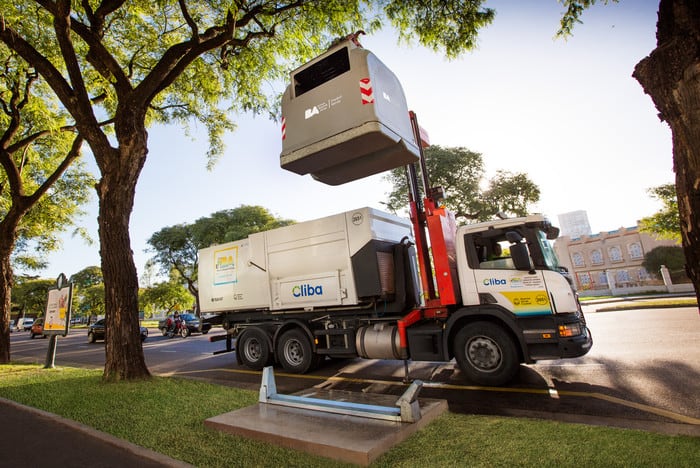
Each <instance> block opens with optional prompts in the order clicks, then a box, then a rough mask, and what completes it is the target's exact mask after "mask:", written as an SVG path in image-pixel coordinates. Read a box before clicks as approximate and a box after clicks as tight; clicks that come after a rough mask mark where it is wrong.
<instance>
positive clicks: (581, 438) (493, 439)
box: [0, 365, 700, 467]
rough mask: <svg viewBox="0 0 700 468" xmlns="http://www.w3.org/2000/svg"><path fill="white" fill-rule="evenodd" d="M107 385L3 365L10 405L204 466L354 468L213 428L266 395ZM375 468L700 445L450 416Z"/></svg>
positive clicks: (167, 381) (694, 454) (608, 461)
mask: <svg viewBox="0 0 700 468" xmlns="http://www.w3.org/2000/svg"><path fill="white" fill-rule="evenodd" d="M101 376H102V371H101V370H86V369H76V368H68V367H66V368H56V369H43V368H42V367H40V366H37V365H0V397H3V398H7V399H9V400H13V401H17V402H19V403H23V404H25V405H29V406H33V407H36V408H40V409H42V410H45V411H49V412H52V413H55V414H59V415H61V416H63V417H66V418H69V419H72V420H75V421H79V422H81V423H83V424H86V425H88V426H91V427H94V428H97V429H99V430H101V431H103V432H107V433H109V434H113V435H115V436H117V437H120V438H123V439H126V440H128V441H130V442H133V443H135V444H138V445H140V446H142V447H147V448H150V449H152V450H155V451H157V452H161V453H163V454H166V455H168V456H170V457H173V458H177V459H179V460H183V461H185V462H187V463H191V464H193V465H196V466H201V467H206V466H221V467H231V466H270V467H280V466H284V467H286V466H304V467H306V466H311V467H313V466H318V467H333V466H345V465H343V464H342V463H338V462H335V461H331V460H328V459H325V458H320V457H313V456H310V455H307V454H305V453H302V452H297V451H294V450H289V449H284V448H280V447H276V446H272V445H268V444H265V443H262V442H257V441H253V440H249V439H245V438H241V437H236V436H232V435H228V434H223V433H220V432H218V431H214V430H211V429H208V428H205V427H204V424H203V421H204V420H205V419H207V418H209V417H211V416H215V415H218V414H221V413H225V412H228V411H233V410H236V409H239V408H242V407H245V406H249V405H252V404H254V403H256V402H257V397H258V395H257V392H253V391H248V390H242V389H237V388H231V387H223V386H219V385H213V384H208V383H204V382H199V381H192V380H186V379H177V378H162V377H154V378H153V379H151V380H148V381H139V382H120V383H104V382H102V380H101ZM117 400H122V401H126V402H128V404H127V405H115V404H114V401H117ZM193 447H197V449H196V450H193ZM372 466H377V467H379V466H382V467H383V466H386V467H389V466H391V467H401V466H405V467H443V466H454V467H456V466H489V467H491V466H509V467H510V466H537V467H541V466H556V467H559V466H572V467H573V466H576V467H581V466H584V467H588V466H595V467H615V466H629V467H645V466H648V467H659V466H669V467H684V466H687V467H696V466H700V439H698V438H694V437H688V436H667V435H661V434H654V433H649V432H643V431H633V430H625V429H614V428H605V427H593V426H585V425H578V424H566V423H557V422H552V421H539V420H531V419H522V418H504V417H491V416H474V415H462V414H454V413H446V414H444V415H443V416H441V417H440V418H438V419H437V420H436V421H434V422H433V423H431V424H430V425H429V426H427V427H426V428H425V429H423V430H422V431H420V432H418V433H417V434H415V435H413V436H412V437H410V438H409V439H408V440H407V441H405V442H404V443H402V444H400V445H398V446H396V447H394V448H393V449H392V450H390V451H389V452H387V453H386V454H385V455H383V456H382V457H381V458H379V459H378V460H377V461H376V462H375V463H374V464H373V465H372Z"/></svg>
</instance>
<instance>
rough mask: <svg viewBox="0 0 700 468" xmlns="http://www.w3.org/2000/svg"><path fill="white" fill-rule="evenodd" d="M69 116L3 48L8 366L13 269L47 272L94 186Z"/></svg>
mask: <svg viewBox="0 0 700 468" xmlns="http://www.w3.org/2000/svg"><path fill="white" fill-rule="evenodd" d="M68 117H69V116H68V115H67V114H66V113H65V111H63V110H61V109H60V108H59V107H58V106H57V103H56V99H55V97H53V96H52V95H51V92H50V89H48V88H47V86H46V83H45V82H43V81H42V80H41V79H40V77H39V76H38V75H37V73H36V72H35V71H33V70H32V69H30V67H28V66H27V64H26V63H25V62H24V61H23V60H22V59H21V58H19V57H18V56H17V55H16V54H14V53H11V52H9V51H8V50H7V49H6V48H5V47H4V46H0V132H2V134H1V135H0V166H1V167H2V170H0V364H2V363H8V362H10V329H9V321H10V312H11V297H12V285H13V282H14V278H13V265H21V266H23V267H24V268H25V269H35V268H39V267H42V266H44V258H45V257H44V256H45V255H46V253H47V252H49V251H51V250H55V249H56V248H57V247H59V246H60V242H59V240H58V234H59V233H61V232H63V231H65V230H66V229H67V228H68V227H69V226H70V225H71V224H72V223H73V220H74V219H75V217H76V216H78V215H80V214H82V212H81V210H80V206H81V205H82V204H83V203H85V202H86V201H87V199H88V194H89V191H88V186H89V185H90V184H91V183H92V181H93V179H92V177H91V176H90V175H89V174H88V173H87V172H86V171H85V169H84V165H83V164H81V163H80V162H79V161H77V160H78V158H79V156H80V148H81V145H82V141H83V140H82V138H81V137H80V136H79V135H76V133H75V131H74V128H73V126H72V125H68V124H67V119H68Z"/></svg>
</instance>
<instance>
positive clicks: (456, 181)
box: [386, 145, 540, 221]
mask: <svg viewBox="0 0 700 468" xmlns="http://www.w3.org/2000/svg"><path fill="white" fill-rule="evenodd" d="M425 163H426V167H427V169H428V173H429V176H430V184H431V185H432V186H433V187H435V186H441V187H442V188H443V189H444V190H445V205H446V206H447V207H448V208H449V209H450V210H451V211H453V212H454V213H455V216H456V217H457V218H463V219H466V220H470V221H486V220H489V219H493V217H494V216H495V215H496V213H498V212H499V211H500V212H503V213H506V214H509V215H513V216H524V215H526V214H527V213H528V205H529V204H531V203H535V202H537V201H538V200H539V198H540V190H539V188H538V187H537V185H535V184H534V182H532V181H531V180H530V179H529V178H528V177H527V175H526V174H522V173H516V174H512V173H510V172H507V171H500V170H499V171H497V173H496V176H495V177H493V178H491V179H490V180H489V181H488V184H487V185H486V187H485V188H482V180H483V178H484V161H483V159H482V157H481V154H479V153H475V152H473V151H470V150H468V149H466V148H462V147H458V148H444V147H442V146H439V145H432V146H430V147H428V148H426V149H425ZM386 179H387V180H388V181H389V182H391V184H392V186H393V188H392V191H391V192H390V193H389V198H388V201H387V203H386V206H387V208H388V209H389V210H391V211H394V212H396V211H400V210H403V209H405V208H406V206H407V204H408V182H407V179H406V175H405V169H404V168H398V169H394V170H393V171H391V172H389V173H388V174H387V176H386Z"/></svg>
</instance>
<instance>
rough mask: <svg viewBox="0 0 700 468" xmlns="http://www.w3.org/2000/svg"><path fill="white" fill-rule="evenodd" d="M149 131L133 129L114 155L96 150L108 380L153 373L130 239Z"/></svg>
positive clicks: (106, 378) (111, 151)
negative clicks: (141, 328)
mask: <svg viewBox="0 0 700 468" xmlns="http://www.w3.org/2000/svg"><path fill="white" fill-rule="evenodd" d="M132 128H137V127H132ZM117 133H119V132H117ZM134 134H136V135H134ZM139 134H142V136H141V135H139ZM145 135H146V132H145V130H141V131H139V130H136V131H132V133H131V135H130V136H131V137H132V138H131V139H130V140H131V141H130V142H128V143H127V144H124V143H123V142H122V141H120V146H119V149H117V150H114V149H110V150H109V152H110V153H111V154H101V155H100V156H98V155H97V154H96V159H98V160H99V162H98V164H100V169H101V171H102V178H101V179H100V183H99V184H98V186H97V193H98V197H99V200H100V208H99V217H98V225H99V237H100V257H101V261H102V274H103V277H104V285H105V318H106V327H105V346H106V361H105V369H104V379H105V380H134V379H144V378H149V377H150V372H149V371H148V368H147V367H146V361H145V359H144V355H143V346H142V344H141V338H140V333H139V314H138V275H137V272H136V267H135V265H134V258H133V252H132V250H131V240H130V237H129V219H130V217H131V211H132V208H133V205H134V195H135V192H136V182H137V181H138V176H139V174H140V172H141V168H142V167H143V164H144V162H145V160H146V153H147V148H146V137H145Z"/></svg>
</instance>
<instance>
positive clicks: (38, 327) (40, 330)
mask: <svg viewBox="0 0 700 468" xmlns="http://www.w3.org/2000/svg"><path fill="white" fill-rule="evenodd" d="M35 336H41V337H43V338H46V335H44V319H43V318H38V319H36V320H32V325H31V327H29V338H34V337H35Z"/></svg>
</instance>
